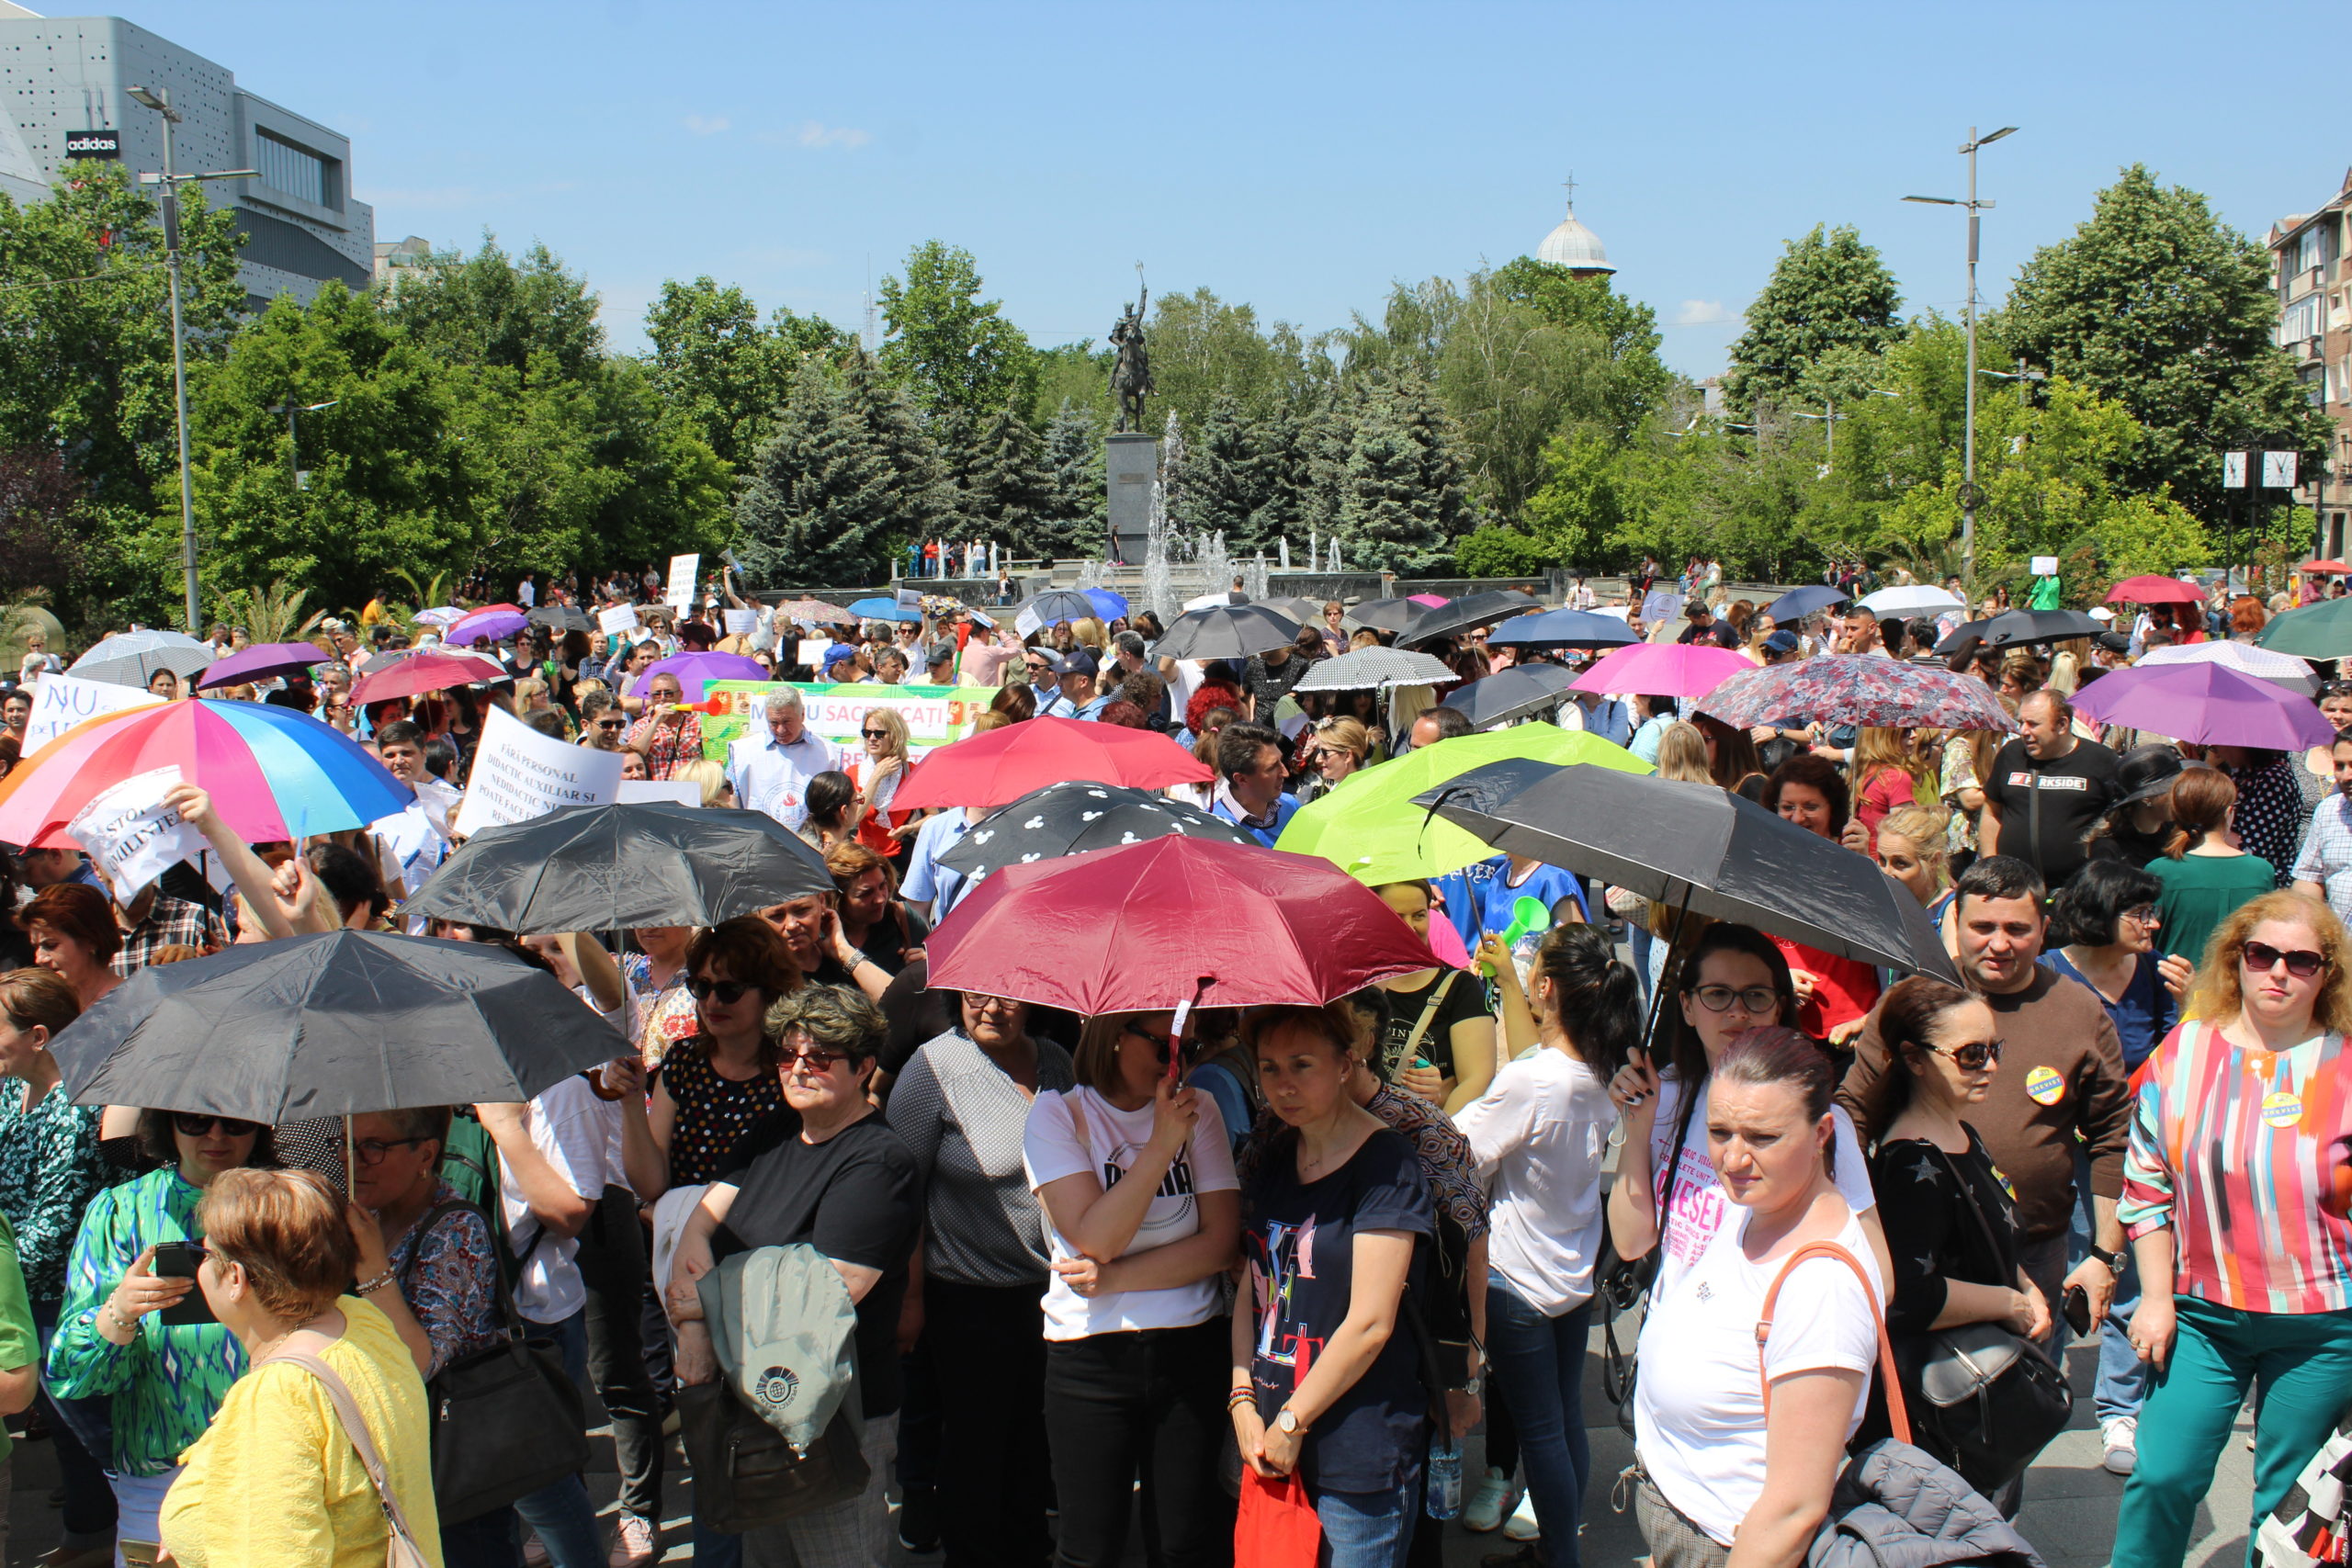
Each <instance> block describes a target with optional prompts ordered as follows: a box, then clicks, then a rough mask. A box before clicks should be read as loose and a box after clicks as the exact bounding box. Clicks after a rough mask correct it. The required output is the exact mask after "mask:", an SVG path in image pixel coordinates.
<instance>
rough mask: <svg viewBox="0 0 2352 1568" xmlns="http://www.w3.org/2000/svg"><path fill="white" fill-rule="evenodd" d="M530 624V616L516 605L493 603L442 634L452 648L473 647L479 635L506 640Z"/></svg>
mask: <svg viewBox="0 0 2352 1568" xmlns="http://www.w3.org/2000/svg"><path fill="white" fill-rule="evenodd" d="M530 624H531V621H530V617H529V616H527V615H524V614H523V612H522V611H520V610H518V609H516V608H515V606H514V605H512V604H492V605H491V606H490V607H489V608H487V609H482V610H476V611H475V612H474V613H473V614H471V615H468V616H467V617H466V618H465V619H464V620H462V621H458V622H457V623H456V624H455V625H453V626H450V628H449V629H448V630H447V632H445V633H443V634H442V636H443V637H444V639H445V640H446V641H447V643H448V644H449V646H450V647H451V648H471V647H472V646H473V645H474V638H476V637H488V638H489V639H490V640H491V641H492V642H504V641H505V640H506V639H507V638H508V637H513V636H514V635H515V633H517V632H519V631H521V630H522V629H523V628H524V627H525V626H529V625H530Z"/></svg>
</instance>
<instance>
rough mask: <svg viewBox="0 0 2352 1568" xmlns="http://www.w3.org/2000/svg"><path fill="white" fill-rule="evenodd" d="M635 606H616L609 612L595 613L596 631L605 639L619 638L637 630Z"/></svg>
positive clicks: (600, 611)
mask: <svg viewBox="0 0 2352 1568" xmlns="http://www.w3.org/2000/svg"><path fill="white" fill-rule="evenodd" d="M637 627H638V619H637V606H636V605H634V604H616V605H614V606H613V607H612V608H611V609H609V610H599V611H597V612H596V629H597V630H599V631H601V632H603V633H604V634H605V636H606V637H619V636H621V635H622V634H623V633H625V632H633V631H635V630H637Z"/></svg>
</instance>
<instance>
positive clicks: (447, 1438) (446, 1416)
mask: <svg viewBox="0 0 2352 1568" xmlns="http://www.w3.org/2000/svg"><path fill="white" fill-rule="evenodd" d="M461 1209H462V1210H464V1211H466V1212H467V1213H474V1214H481V1210H480V1209H477V1208H475V1207H474V1206H473V1205H472V1204H471V1203H468V1202H463V1201H458V1202H451V1203H441V1204H436V1205H435V1207H434V1208H433V1209H432V1210H430V1211H429V1212H428V1213H426V1214H425V1216H424V1218H423V1219H421V1220H419V1221H418V1222H417V1231H416V1236H417V1246H416V1247H415V1248H414V1249H413V1250H412V1251H411V1252H410V1254H409V1259H408V1262H407V1264H406V1265H404V1266H403V1267H402V1269H401V1281H400V1282H401V1294H402V1296H403V1297H405V1296H406V1294H407V1291H408V1283H409V1278H410V1276H411V1275H412V1274H413V1272H414V1270H415V1269H416V1262H417V1258H418V1256H419V1254H421V1253H422V1252H423V1251H424V1238H425V1235H427V1234H428V1233H429V1232H430V1231H431V1230H432V1228H433V1224H434V1222H435V1221H436V1220H438V1219H439V1218H440V1217H441V1216H442V1215H444V1214H447V1213H455V1212H456V1211H458V1210H461ZM483 1223H484V1224H489V1218H488V1216H487V1215H484V1216H483ZM546 1234H547V1233H546V1231H544V1230H542V1231H541V1232H540V1233H539V1235H540V1236H544V1235H546ZM491 1235H492V1236H493V1237H494V1236H496V1235H498V1227H497V1226H495V1225H492V1226H491ZM536 1244H537V1238H536V1237H535V1238H534V1246H536ZM529 1256H530V1254H529V1252H527V1251H526V1253H525V1254H524V1257H525V1258H529ZM493 1272H494V1273H495V1274H496V1276H497V1280H498V1311H499V1316H500V1320H501V1321H502V1322H503V1324H504V1325H505V1333H506V1337H505V1338H503V1339H502V1340H500V1341H499V1342H498V1343H497V1344H495V1345H488V1346H485V1347H483V1348H481V1349H479V1350H475V1351H472V1352H470V1353H469V1354H467V1355H463V1356H459V1357H458V1358H457V1359H454V1360H452V1361H450V1362H449V1364H448V1365H447V1366H445V1367H443V1368H442V1369H441V1370H440V1371H438V1372H435V1374H434V1375H433V1377H432V1379H431V1380H430V1381H429V1382H426V1383H425V1385H424V1396H425V1401H426V1404H427V1406H428V1407H429V1409H430V1412H431V1416H432V1432H433V1500H434V1503H435V1506H437V1507H438V1509H439V1511H440V1515H441V1519H442V1522H443V1523H445V1524H457V1523H458V1522H460V1521H462V1520H465V1519H470V1518H475V1517H479V1516H481V1515H483V1514H486V1513H489V1512H490V1511H491V1510H492V1509H493V1508H499V1507H503V1506H506V1505H507V1504H509V1503H512V1502H515V1500H516V1499H518V1498H522V1497H527V1496H529V1495H531V1494H532V1493H534V1492H537V1491H538V1490H539V1489H540V1488H541V1487H545V1486H552V1485H554V1484H555V1483H557V1482H559V1481H561V1480H562V1479H563V1478H564V1477H565V1476H567V1475H577V1474H578V1473H579V1472H582V1471H583V1470H585V1469H587V1468H588V1460H589V1449H588V1415H587V1410H586V1407H585V1405H584V1404H583V1403H582V1400H581V1397H580V1389H579V1387H578V1385H576V1384H575V1383H573V1382H572V1381H571V1377H570V1376H569V1375H568V1374H567V1373H566V1372H565V1371H564V1370H563V1360H562V1358H561V1357H560V1356H558V1355H557V1354H556V1353H555V1352H554V1351H552V1350H549V1349H546V1348H541V1347H539V1346H536V1345H532V1344H529V1343H526V1340H525V1338H524V1332H525V1331H524V1325H523V1319H522V1314H519V1313H517V1312H516V1311H515V1294H514V1292H512V1291H511V1290H509V1289H508V1288H507V1283H506V1274H505V1271H504V1269H495V1270H493Z"/></svg>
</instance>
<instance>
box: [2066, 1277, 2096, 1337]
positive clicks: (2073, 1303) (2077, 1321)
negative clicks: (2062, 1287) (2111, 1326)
mask: <svg viewBox="0 0 2352 1568" xmlns="http://www.w3.org/2000/svg"><path fill="white" fill-rule="evenodd" d="M2065 1300H2066V1326H2067V1327H2069V1328H2071V1329H2073V1330H2074V1331H2075V1335H2076V1336H2077V1337H2082V1336H2086V1335H2088V1334H2089V1333H2090V1331H2091V1297H2090V1292H2088V1291H2086V1290H2084V1289H2083V1288H2082V1287H2081V1286H2080V1285H2069V1286H2067V1287H2066V1298H2065Z"/></svg>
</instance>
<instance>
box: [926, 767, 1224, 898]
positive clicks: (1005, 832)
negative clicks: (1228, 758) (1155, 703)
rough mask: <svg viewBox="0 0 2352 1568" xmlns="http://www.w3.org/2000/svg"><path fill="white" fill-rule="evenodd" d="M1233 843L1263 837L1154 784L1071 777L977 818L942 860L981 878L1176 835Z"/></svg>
mask: <svg viewBox="0 0 2352 1568" xmlns="http://www.w3.org/2000/svg"><path fill="white" fill-rule="evenodd" d="M1171 833H1173V834H1182V835H1184V836H1185V837H1188V838H1194V839H1216V840H1222V841H1224V842H1226V843H1231V844H1255V843H1257V842H1258V840H1256V839H1255V838H1253V837H1251V836H1250V834H1249V833H1248V832H1246V831H1244V830H1243V829H1239V828H1237V827H1235V826H1234V825H1233V824H1232V823H1230V822H1227V821H1226V820H1225V819H1224V818H1221V817H1213V816H1211V815H1210V814H1209V813H1207V812H1205V811H1203V810H1202V809H1201V808H1200V807H1197V806H1186V805H1185V804H1184V803H1183V802H1182V801H1176V800H1170V799H1169V798H1168V797H1167V796H1166V795H1154V794H1152V793H1151V792H1150V791H1149V790H1141V789H1127V788H1125V787H1124V786H1122V785H1119V784H1088V783H1085V782H1084V781H1082V780H1065V781H1063V782H1061V783H1058V784H1047V785H1046V786H1045V787H1044V788H1043V789H1033V790H1031V791H1030V792H1029V793H1028V794H1027V795H1023V796H1022V797H1021V798H1020V799H1018V800H1015V801H1012V802H1011V803H1010V804H1008V805H1004V806H1000V807H997V808H996V809H995V810H994V811H991V812H989V814H988V815H987V816H986V817H984V818H981V819H980V820H979V821H978V822H975V823H974V824H972V827H971V829H970V831H968V832H967V833H966V834H965V835H964V837H963V839H962V840H960V841H958V842H957V843H956V847H955V848H954V849H951V850H949V851H948V852H946V853H945V854H944V855H941V856H940V857H939V863H940V864H941V865H944V866H945V867H946V868H947V869H948V870H950V871H959V872H962V873H963V874H965V875H967V876H968V877H970V878H971V879H972V880H973V881H975V882H978V881H979V880H980V879H981V878H982V877H984V876H986V875H988V874H989V873H990V872H992V871H997V870H1000V869H1001V868H1002V867H1005V866H1008V865H1021V864H1025V863H1028V862H1030V861H1034V860H1051V859H1054V858H1056V857H1057V856H1060V855H1074V854H1078V853H1080V852H1083V851H1086V850H1106V849H1110V848H1112V847H1114V846H1115V845H1119V844H1134V843H1140V842H1142V841H1143V840H1146V839H1164V838H1166V837H1168V836H1169V835H1170V834H1171Z"/></svg>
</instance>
